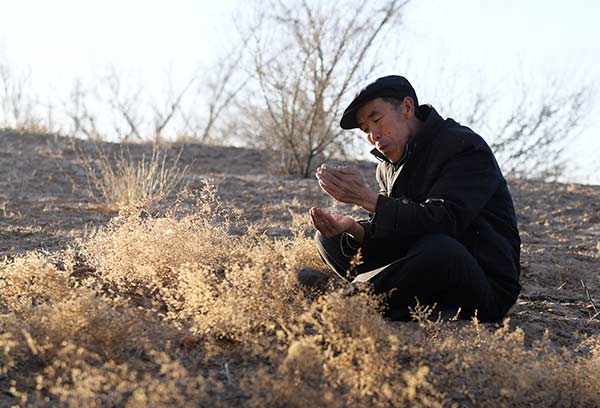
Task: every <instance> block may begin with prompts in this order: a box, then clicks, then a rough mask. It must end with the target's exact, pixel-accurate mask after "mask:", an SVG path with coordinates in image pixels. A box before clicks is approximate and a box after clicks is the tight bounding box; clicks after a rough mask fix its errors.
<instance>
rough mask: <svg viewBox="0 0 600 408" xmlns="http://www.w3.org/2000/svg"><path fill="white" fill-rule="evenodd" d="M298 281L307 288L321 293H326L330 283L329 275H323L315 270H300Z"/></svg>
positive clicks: (298, 271) (297, 276) (297, 273)
mask: <svg viewBox="0 0 600 408" xmlns="http://www.w3.org/2000/svg"><path fill="white" fill-rule="evenodd" d="M295 274H296V279H297V280H298V283H299V284H300V285H302V286H304V287H305V288H309V289H315V290H319V291H324V290H325V289H327V284H328V282H329V275H327V274H326V273H323V272H321V271H317V270H315V269H309V268H302V269H298V270H297V271H296V272H295Z"/></svg>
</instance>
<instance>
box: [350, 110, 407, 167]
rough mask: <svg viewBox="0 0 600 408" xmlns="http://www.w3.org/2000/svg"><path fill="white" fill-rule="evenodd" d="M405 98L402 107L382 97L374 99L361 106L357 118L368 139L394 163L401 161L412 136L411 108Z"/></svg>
mask: <svg viewBox="0 0 600 408" xmlns="http://www.w3.org/2000/svg"><path fill="white" fill-rule="evenodd" d="M405 103H407V100H406V99H405V100H404V101H403V102H402V106H401V108H400V109H395V108H394V106H393V105H392V104H390V103H389V102H386V101H384V100H383V99H381V98H376V99H373V100H371V101H369V102H366V103H365V104H364V105H363V106H361V107H360V108H359V109H358V111H357V113H356V119H357V122H358V126H359V127H360V129H361V130H362V131H363V132H365V133H366V134H367V140H368V141H369V143H370V144H372V145H373V146H375V148H377V150H379V151H380V152H381V153H383V155H384V156H385V157H387V158H388V159H389V160H390V161H392V162H393V163H396V162H398V161H400V159H401V158H402V156H403V155H404V151H405V150H406V144H407V143H408V140H409V137H410V136H411V127H410V126H409V122H408V119H409V111H410V107H408V108H409V109H405Z"/></svg>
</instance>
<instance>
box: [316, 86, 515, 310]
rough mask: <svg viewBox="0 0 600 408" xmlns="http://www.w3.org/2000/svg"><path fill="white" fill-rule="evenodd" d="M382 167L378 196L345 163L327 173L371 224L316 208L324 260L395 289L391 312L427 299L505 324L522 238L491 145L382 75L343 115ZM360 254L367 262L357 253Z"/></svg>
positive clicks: (330, 185) (324, 185)
mask: <svg viewBox="0 0 600 408" xmlns="http://www.w3.org/2000/svg"><path fill="white" fill-rule="evenodd" d="M340 126H341V127H342V128H343V129H353V128H360V129H361V130H362V131H363V132H364V133H365V134H366V138H367V141H368V142H369V143H370V144H371V145H373V146H374V149H373V150H372V152H371V153H373V154H374V155H375V156H376V157H377V158H378V159H379V160H380V163H379V165H378V167H377V173H376V177H377V181H378V183H379V186H380V191H379V193H378V194H377V193H375V192H374V191H372V190H370V189H369V187H368V186H367V185H366V184H365V183H364V182H363V180H362V178H361V175H360V174H358V173H357V172H356V171H354V170H351V169H349V168H345V167H339V168H332V167H328V166H326V165H322V166H321V167H319V168H318V169H317V172H316V176H317V179H318V182H319V185H320V187H321V189H322V190H323V191H325V192H326V193H327V194H329V195H330V196H331V197H333V198H334V199H335V200H337V201H340V202H343V203H351V204H357V205H359V206H361V207H362V208H364V209H365V210H367V211H368V212H369V213H370V214H371V217H370V219H369V220H368V221H355V220H354V219H353V218H351V217H349V216H346V215H339V214H332V213H329V212H327V211H325V210H323V209H320V208H311V210H310V218H311V222H312V224H313V225H314V226H315V228H316V229H317V234H316V243H317V248H318V250H319V253H320V255H321V257H322V258H323V260H324V261H325V262H326V263H327V265H329V267H331V269H333V270H334V271H335V273H336V274H337V275H339V276H340V277H342V278H343V279H346V280H348V281H353V283H357V282H368V284H370V286H372V289H373V291H374V292H375V293H387V294H388V296H387V301H386V302H387V304H386V307H387V312H386V314H387V316H388V317H390V318H391V319H393V320H405V319H410V311H409V310H410V308H412V307H414V306H415V305H416V304H417V302H419V303H420V304H421V305H434V304H436V305H437V307H438V308H440V309H442V310H444V309H446V310H460V311H461V312H460V316H461V317H462V318H469V317H471V316H474V315H477V317H478V318H479V319H480V320H482V321H498V320H501V319H502V318H503V317H504V316H505V315H506V313H507V312H508V310H509V309H510V307H511V306H512V305H513V304H514V303H515V301H516V299H517V296H518V294H519V291H520V289H521V287H520V285H519V273H520V265H519V254H520V238H519V232H518V229H517V219H516V216H515V211H514V207H513V203H512V198H511V195H510V192H509V190H508V188H507V186H506V181H505V179H504V177H503V176H502V173H501V172H500V169H499V167H498V164H497V162H496V160H495V158H494V155H493V153H492V151H491V150H490V148H489V146H488V145H487V144H486V142H485V141H484V140H483V139H482V138H481V137H480V136H479V135H477V134H476V133H474V132H473V131H472V130H471V129H469V128H467V127H465V126H462V125H460V124H458V123H457V122H455V121H454V120H452V119H445V120H444V119H442V118H441V117H440V115H439V114H438V113H437V112H436V111H435V109H434V108H433V107H431V106H429V105H420V106H419V105H418V99H417V95H416V93H415V91H414V89H413V87H412V86H411V84H410V83H409V82H408V80H406V78H404V77H401V76H387V77H383V78H379V79H377V80H376V81H375V82H373V83H371V84H369V85H368V86H367V87H365V88H364V89H363V90H361V91H360V92H359V93H358V94H357V95H356V97H355V98H354V100H353V101H352V102H351V103H350V105H349V106H348V107H347V108H346V110H345V111H344V114H343V116H342V119H341V122H340ZM359 250H360V255H361V256H360V258H361V259H362V263H359V264H358V265H356V262H352V259H353V257H354V256H355V255H356V253H357V252H358V251H359Z"/></svg>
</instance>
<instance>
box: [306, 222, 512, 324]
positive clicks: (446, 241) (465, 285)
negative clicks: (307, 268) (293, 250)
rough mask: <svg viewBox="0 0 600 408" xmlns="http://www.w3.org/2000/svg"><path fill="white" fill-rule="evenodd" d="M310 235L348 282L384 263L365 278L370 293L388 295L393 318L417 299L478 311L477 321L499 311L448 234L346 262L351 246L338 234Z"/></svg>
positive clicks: (465, 314) (466, 313)
mask: <svg viewBox="0 0 600 408" xmlns="http://www.w3.org/2000/svg"><path fill="white" fill-rule="evenodd" d="M315 240H316V243H317V249H318V251H319V254H320V255H321V257H322V258H323V260H324V261H325V263H326V264H327V265H329V267H330V268H331V269H333V270H334V272H335V273H336V274H337V275H338V276H340V277H341V278H343V279H346V280H348V281H351V280H353V279H354V278H356V276H358V275H360V274H362V273H367V272H369V271H371V270H373V269H376V268H380V267H384V266H385V267H384V268H383V269H382V270H381V272H379V273H377V274H376V275H374V276H372V277H370V278H369V279H367V282H369V283H370V284H371V285H372V288H373V290H374V292H375V293H378V294H380V293H387V294H388V296H387V300H386V302H387V304H386V306H387V307H386V314H387V316H388V317H389V318H391V319H392V320H408V319H410V311H409V308H412V307H414V306H415V305H416V304H417V300H418V303H419V304H421V305H433V304H436V306H437V308H436V310H453V309H454V310H456V309H458V308H460V310H461V313H460V317H461V318H470V317H471V316H473V315H475V314H477V317H478V318H479V320H481V321H498V320H500V319H502V317H503V316H504V313H503V312H502V311H503V310H505V308H503V307H502V305H500V304H498V301H497V297H496V294H495V292H494V289H493V286H492V284H491V282H490V281H489V279H488V278H487V276H486V274H485V272H484V271H483V270H482V269H481V267H480V266H479V264H478V263H477V261H476V260H475V258H474V257H473V256H472V255H471V254H470V253H469V252H468V251H467V249H466V248H465V247H464V246H463V245H462V244H461V243H460V242H458V241H456V240H455V239H453V238H451V237H449V236H447V235H442V234H432V235H426V236H424V237H422V238H421V239H419V240H418V241H416V242H414V243H413V244H412V245H400V244H399V245H398V246H400V247H398V248H394V247H390V245H389V243H385V244H384V245H382V246H381V247H380V248H379V249H378V250H376V251H374V253H371V254H364V257H363V260H362V263H360V264H358V265H351V260H352V258H353V257H354V255H355V254H356V250H353V249H352V248H350V247H349V246H348V245H346V242H345V237H344V236H343V235H338V236H335V237H331V238H327V237H325V236H323V235H321V234H320V233H318V232H317V235H316V237H315ZM402 246H404V248H402ZM386 265H387V266H386ZM364 276H366V275H362V277H364ZM359 279H360V277H359Z"/></svg>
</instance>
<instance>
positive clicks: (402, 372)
mask: <svg viewBox="0 0 600 408" xmlns="http://www.w3.org/2000/svg"><path fill="white" fill-rule="evenodd" d="M242 223H244V221H243V220H240V219H239V217H238V216H237V215H236V212H235V211H234V209H232V208H228V206H227V205H225V204H223V203H222V202H221V201H220V200H219V198H218V196H217V194H216V191H215V189H214V187H213V186H211V185H210V184H205V185H204V187H203V188H202V189H201V190H200V191H199V192H197V193H187V194H183V195H180V198H179V200H178V202H177V203H176V204H174V205H173V206H172V207H170V208H168V209H167V210H165V211H164V212H162V213H156V212H154V213H153V212H151V211H146V210H145V209H143V208H140V207H139V206H136V207H129V209H127V208H124V209H123V210H122V211H121V213H120V214H119V216H118V217H116V218H114V219H112V220H111V221H110V222H109V224H108V225H107V226H106V227H104V228H102V229H100V230H98V231H97V232H96V233H94V234H91V235H89V236H88V237H86V238H85V239H83V240H82V241H81V242H80V244H79V245H78V247H77V249H76V250H65V251H63V252H60V253H54V254H49V253H41V252H31V253H28V254H26V255H23V256H20V257H15V258H14V259H12V260H8V259H6V260H4V261H3V262H2V263H1V264H0V313H1V318H0V332H1V333H2V334H1V335H0V384H1V386H2V387H1V388H2V389H3V390H6V391H5V392H4V394H3V397H2V398H3V399H5V400H6V402H7V403H9V404H20V405H28V406H29V405H30V406H49V405H64V406H81V405H82V404H83V405H85V406H165V405H170V406H171V405H172V406H225V407H226V406H257V407H258V406H260V407H263V406H273V407H305V406H339V407H352V406H355V407H362V406H374V407H390V406H400V407H401V406H406V407H419V406H422V407H436V406H439V407H442V406H481V407H502V406H507V407H508V406H540V407H541V406H556V407H572V406H578V407H580V406H581V407H586V406H589V407H593V406H597V405H598V404H599V403H600V400H599V397H598V393H597V390H598V388H599V387H600V383H599V380H598V378H600V376H599V375H598V374H600V344H599V343H598V339H597V337H596V336H590V337H585V336H581V337H580V338H579V340H578V341H577V342H574V343H571V345H570V347H569V348H562V347H558V346H557V344H556V343H555V342H553V341H552V340H551V336H550V335H546V336H541V337H539V338H537V339H535V340H533V341H532V340H531V339H527V338H526V335H525V333H524V332H523V331H522V330H521V329H520V328H518V327H517V328H515V327H513V325H511V324H510V323H509V322H508V321H507V322H505V324H504V325H499V326H493V325H482V324H479V323H478V322H477V321H474V322H440V321H431V316H432V315H431V316H430V313H431V311H429V310H426V309H418V310H416V311H415V322H413V323H407V324H392V323H390V322H388V321H386V320H384V319H383V318H381V317H380V315H379V314H378V312H377V310H378V308H379V307H380V306H379V302H378V299H375V298H373V297H372V296H370V295H369V294H367V293H359V294H358V295H356V296H345V295H344V293H343V292H342V291H338V290H334V289H331V290H329V291H327V292H326V293H324V294H322V295H318V294H314V293H306V292H304V291H303V290H302V289H300V288H299V287H298V286H297V284H296V282H295V280H294V278H293V276H294V275H293V271H294V270H296V269H297V268H300V267H310V268H322V263H321V261H320V260H319V259H318V256H317V254H316V251H315V250H314V248H313V244H312V240H311V239H310V238H307V237H306V236H304V235H303V234H302V233H300V232H298V233H297V234H295V235H292V236H290V237H288V238H285V239H278V240H273V239H271V238H269V237H267V236H266V235H264V234H261V233H259V232H257V231H256V230H255V229H253V227H252V226H247V227H246V229H245V233H244V234H239V233H232V231H239V225H240V224H242ZM296 230H297V231H301V230H302V228H296Z"/></svg>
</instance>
